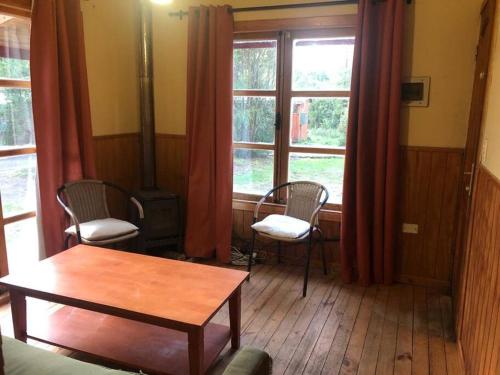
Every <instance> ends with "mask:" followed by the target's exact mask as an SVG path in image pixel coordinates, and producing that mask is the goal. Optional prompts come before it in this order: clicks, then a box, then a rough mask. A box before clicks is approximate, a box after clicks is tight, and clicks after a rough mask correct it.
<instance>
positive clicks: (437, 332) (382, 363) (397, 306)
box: [0, 265, 464, 375]
mask: <svg viewBox="0 0 500 375" xmlns="http://www.w3.org/2000/svg"><path fill="white" fill-rule="evenodd" d="M302 278H303V269H302V268H301V267H295V266H289V265H257V266H256V267H255V268H254V270H253V271H252V277H251V279H250V281H249V282H246V283H245V284H244V286H243V292H242V337H241V342H242V345H250V346H254V347H257V348H261V349H263V350H266V351H267V352H268V353H269V354H270V355H271V357H272V359H273V374H280V375H281V374H328V375H330V374H449V375H460V374H463V373H464V372H463V370H462V366H461V363H460V361H459V358H460V356H459V354H458V350H457V345H456V342H455V338H454V333H453V328H452V326H453V324H452V321H453V320H452V316H451V300H450V297H448V296H443V295H440V294H439V293H437V292H436V291H434V290H432V289H427V288H422V287H413V286H410V285H400V284H398V285H394V286H372V287H369V288H362V287H359V286H356V285H343V284H342V283H340V281H339V280H338V277H333V276H323V275H322V274H321V273H319V272H318V271H315V272H313V273H312V275H311V279H310V284H309V290H308V294H307V297H306V298H302V297H301V295H302V293H301V289H302V280H303V279H302ZM44 308H54V306H53V305H50V306H48V307H47V304H46V303H45V302H41V301H30V305H29V307H28V309H33V310H36V309H44ZM0 319H1V325H2V332H3V333H4V334H7V335H10V334H11V332H12V328H11V323H10V311H9V308H8V306H3V307H1V308H0ZM213 320H214V321H215V322H218V323H225V324H227V323H228V308H227V306H224V307H223V308H222V309H221V311H220V312H219V313H218V314H217V315H216V316H215V317H214V318H213ZM35 344H36V345H38V346H41V347H44V348H49V347H48V346H47V345H43V344H39V343H35ZM50 349H51V350H57V351H60V352H62V353H63V354H72V353H68V352H67V351H63V350H61V349H56V348H50ZM233 355H234V354H233V353H232V352H231V351H230V349H229V346H228V347H226V349H225V350H224V351H223V353H222V355H221V357H220V359H219V360H218V362H217V363H216V364H215V366H214V367H213V369H212V371H211V374H213V375H218V374H221V373H222V372H223V371H224V368H225V367H226V366H227V364H228V363H229V362H230V360H231V358H232V356H233ZM77 357H78V356H77Z"/></svg>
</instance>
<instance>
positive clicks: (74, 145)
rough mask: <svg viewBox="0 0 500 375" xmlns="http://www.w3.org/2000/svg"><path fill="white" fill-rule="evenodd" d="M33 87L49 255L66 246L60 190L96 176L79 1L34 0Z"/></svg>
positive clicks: (47, 252)
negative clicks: (71, 183)
mask: <svg viewBox="0 0 500 375" xmlns="http://www.w3.org/2000/svg"><path fill="white" fill-rule="evenodd" d="M31 22H32V24H31V46H30V49H31V55H30V64H31V87H32V96H33V118H34V123H35V136H36V145H37V160H38V180H39V188H40V209H41V212H40V213H39V214H40V215H41V221H42V227H43V236H44V240H45V250H46V255H47V256H51V255H54V254H56V253H58V252H59V251H61V250H62V249H63V243H64V242H63V238H64V237H63V230H64V227H65V224H66V223H65V219H64V213H63V210H62V208H61V207H60V206H59V205H58V204H57V201H56V191H57V189H58V188H59V187H60V186H61V185H62V184H63V183H65V182H68V181H71V180H77V179H81V178H83V177H89V178H92V177H94V176H95V167H94V155H93V150H92V127H91V121H90V105H89V93H88V85H87V70H86V64H85V49H84V40H83V20H82V14H81V11H80V0H35V1H34V4H33V11H32V18H31Z"/></svg>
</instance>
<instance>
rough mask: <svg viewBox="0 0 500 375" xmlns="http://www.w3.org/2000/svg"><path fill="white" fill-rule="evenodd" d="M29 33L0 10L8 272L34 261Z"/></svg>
mask: <svg viewBox="0 0 500 375" xmlns="http://www.w3.org/2000/svg"><path fill="white" fill-rule="evenodd" d="M29 35H30V20H29V18H25V17H17V16H12V15H9V14H5V13H0V199H1V206H0V208H1V209H0V231H3V233H0V236H1V235H2V234H3V235H4V236H5V243H3V241H0V242H1V243H0V252H2V254H3V256H4V257H5V255H6V256H7V263H8V268H9V270H10V271H11V272H13V271H14V272H15V270H16V269H20V268H23V267H25V266H26V264H27V263H30V262H35V261H37V260H38V236H37V225H36V218H35V216H36V213H35V211H36V173H37V168H36V148H35V135H34V129H33V114H32V108H31V85H30V68H29ZM1 237H3V236H1ZM4 257H3V259H5V258H4ZM1 271H2V273H6V272H7V269H6V267H5V265H3V264H2V270H1Z"/></svg>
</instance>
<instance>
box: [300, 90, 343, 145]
mask: <svg viewBox="0 0 500 375" xmlns="http://www.w3.org/2000/svg"><path fill="white" fill-rule="evenodd" d="M348 114H349V99H348V98H292V114H291V119H290V144H291V145H294V146H315V147H345V144H346V137H347V116H348Z"/></svg>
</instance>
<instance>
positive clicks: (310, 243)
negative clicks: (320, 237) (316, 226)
mask: <svg viewBox="0 0 500 375" xmlns="http://www.w3.org/2000/svg"><path fill="white" fill-rule="evenodd" d="M312 234H313V232H312V230H311V231H309V241H308V245H307V260H306V267H305V270H304V289H303V290H302V297H305V296H306V295H307V282H308V281H309V264H310V263H311V249H312Z"/></svg>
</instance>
